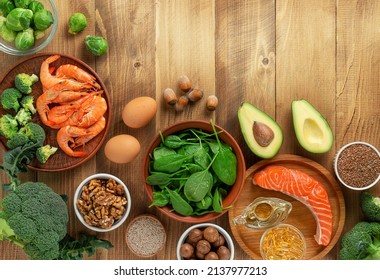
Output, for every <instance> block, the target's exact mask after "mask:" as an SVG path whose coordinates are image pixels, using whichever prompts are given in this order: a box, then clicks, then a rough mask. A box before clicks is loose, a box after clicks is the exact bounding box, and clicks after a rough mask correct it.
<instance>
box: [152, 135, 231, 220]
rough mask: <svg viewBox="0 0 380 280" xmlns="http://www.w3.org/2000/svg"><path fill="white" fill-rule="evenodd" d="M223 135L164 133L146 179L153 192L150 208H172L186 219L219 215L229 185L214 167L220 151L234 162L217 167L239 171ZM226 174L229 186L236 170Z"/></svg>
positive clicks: (153, 154) (153, 155)
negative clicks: (219, 136) (220, 137)
mask: <svg viewBox="0 0 380 280" xmlns="http://www.w3.org/2000/svg"><path fill="white" fill-rule="evenodd" d="M220 133H222V132H216V131H214V132H213V133H208V132H205V131H202V130H200V129H186V130H183V131H180V132H178V133H176V134H172V135H168V136H166V137H164V136H163V135H162V134H161V140H162V142H161V144H160V145H159V146H158V147H157V148H155V149H154V151H153V153H152V155H150V156H151V159H152V161H151V162H150V164H149V173H150V174H149V176H148V177H147V178H146V183H147V184H149V185H151V186H152V190H153V201H152V203H151V205H150V206H158V207H163V206H166V205H171V206H172V207H173V211H176V212H177V213H179V214H181V215H186V216H188V215H203V214H206V213H213V212H214V213H215V212H218V213H220V212H222V211H223V210H224V209H225V208H223V206H222V200H223V198H224V197H225V195H226V194H227V190H228V188H229V185H227V184H226V183H225V182H223V181H222V180H221V179H220V178H219V175H218V174H217V173H216V172H215V171H214V169H213V168H212V167H213V166H214V163H215V161H216V160H217V159H218V158H219V160H221V158H220V157H219V153H220V152H221V151H223V152H222V153H224V157H223V159H224V160H228V161H229V160H231V162H230V163H229V164H228V165H225V164H224V163H223V164H221V163H220V164H219V166H216V168H224V167H225V166H227V167H228V169H235V172H236V164H237V163H236V157H235V155H233V156H234V157H232V158H231V157H230V155H229V153H232V149H231V147H229V146H228V145H226V144H225V143H222V142H220V140H219V139H218V135H219V134H220ZM218 140H219V142H218ZM232 154H233V153H232ZM226 155H227V156H226ZM214 167H215V166H214ZM227 172H228V173H229V177H228V178H229V181H227V182H228V183H230V182H231V181H232V180H231V177H232V176H231V174H233V171H230V170H227ZM221 176H223V175H221ZM222 178H223V177H222ZM225 181H226V180H225ZM234 181H235V180H234Z"/></svg>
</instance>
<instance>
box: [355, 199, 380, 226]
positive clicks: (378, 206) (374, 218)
mask: <svg viewBox="0 0 380 280" xmlns="http://www.w3.org/2000/svg"><path fill="white" fill-rule="evenodd" d="M360 206H361V208H362V211H363V214H364V216H365V217H366V218H367V219H368V220H369V221H371V222H380V197H376V196H374V195H373V194H371V193H369V192H362V193H361V194H360Z"/></svg>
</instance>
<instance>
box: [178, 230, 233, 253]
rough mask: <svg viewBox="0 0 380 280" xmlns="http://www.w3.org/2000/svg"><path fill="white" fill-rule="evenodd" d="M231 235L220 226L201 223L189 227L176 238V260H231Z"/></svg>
mask: <svg viewBox="0 0 380 280" xmlns="http://www.w3.org/2000/svg"><path fill="white" fill-rule="evenodd" d="M234 254H235V249H234V243H233V241H232V238H231V236H230V235H229V234H228V232H227V231H226V230H224V229H223V228H222V227H220V226H218V225H216V224H212V223H203V224H197V225H193V226H191V227H189V228H188V229H187V230H185V231H184V233H183V234H182V235H181V237H180V238H179V240H178V244H177V259H178V260H233V259H234Z"/></svg>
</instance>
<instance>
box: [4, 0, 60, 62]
mask: <svg viewBox="0 0 380 280" xmlns="http://www.w3.org/2000/svg"><path fill="white" fill-rule="evenodd" d="M39 1H40V2H41V3H42V4H44V6H45V9H46V10H48V11H50V12H51V13H52V14H53V17H54V22H53V24H52V25H51V26H50V27H49V28H48V29H47V30H46V31H45V36H44V37H43V38H41V39H39V40H36V42H35V44H34V46H33V47H32V48H30V49H28V50H24V51H21V50H18V49H16V47H15V44H14V42H11V43H9V42H7V41H4V40H3V39H2V38H1V37H0V51H2V52H5V53H7V54H11V55H18V56H24V55H31V54H34V53H36V52H39V51H41V50H42V49H44V48H45V47H46V46H47V45H48V44H49V43H50V42H51V40H52V39H53V37H54V34H55V32H56V31H57V27H58V10H57V7H56V5H55V3H54V1H53V0H39Z"/></svg>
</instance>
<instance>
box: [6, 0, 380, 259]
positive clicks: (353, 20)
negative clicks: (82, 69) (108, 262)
mask: <svg viewBox="0 0 380 280" xmlns="http://www.w3.org/2000/svg"><path fill="white" fill-rule="evenodd" d="M55 2H56V4H57V8H58V11H59V27H58V30H57V33H56V35H55V37H54V39H53V41H52V42H51V43H50V44H49V45H48V47H46V48H45V49H44V51H48V52H57V53H63V54H69V55H73V56H75V57H77V58H79V59H81V60H83V61H84V62H86V63H87V64H89V65H90V66H91V67H92V68H93V69H95V71H96V72H97V73H98V74H99V76H100V77H101V79H103V81H104V83H105V86H106V87H107V89H108V91H109V93H110V96H111V101H112V124H111V126H110V130H109V133H108V137H107V139H109V138H110V137H112V136H115V135H118V134H121V133H126V134H131V135H133V136H135V137H136V138H137V139H138V140H139V141H140V143H141V153H140V154H139V156H138V157H137V158H136V160H134V161H133V162H132V163H129V164H122V165H117V164H114V163H111V162H110V161H108V160H107V159H106V157H105V156H104V153H103V149H101V150H99V152H98V153H97V154H96V156H94V157H93V158H92V159H91V160H90V161H88V162H86V163H85V164H83V165H82V166H80V167H78V168H75V169H73V170H69V171H66V172H60V173H54V174H50V173H42V172H41V173H40V172H33V171H29V172H27V173H26V174H23V175H22V177H21V178H22V180H23V181H26V180H33V181H42V182H45V183H47V184H48V185H49V186H51V187H52V188H53V189H54V190H55V191H56V192H58V193H66V194H67V195H68V196H69V198H70V200H69V211H70V222H69V233H71V234H73V235H77V234H78V233H79V232H80V231H85V228H84V226H82V225H81V224H80V222H79V221H78V220H77V219H76V217H75V214H74V210H73V205H72V202H71V199H72V197H73V195H74V191H75V189H76V187H77V185H78V184H79V182H80V181H81V180H82V179H84V178H85V177H87V176H88V175H91V174H94V173H97V172H108V173H111V174H113V175H115V176H118V177H119V178H121V179H122V180H124V182H125V183H126V184H127V185H128V186H129V188H130V191H131V195H132V202H133V207H132V210H131V213H130V217H129V218H128V220H127V221H126V223H124V224H123V226H121V227H119V228H118V229H116V230H115V231H113V232H110V233H106V234H98V236H99V237H100V238H104V239H107V240H110V241H111V242H112V243H113V245H114V248H113V249H110V250H98V253H97V254H96V256H94V259H138V257H136V256H135V255H133V254H132V253H131V252H130V251H129V249H128V248H127V246H126V245H125V242H124V233H125V230H126V227H127V225H128V221H130V220H131V219H132V218H133V217H135V216H137V215H139V214H143V213H152V214H155V215H157V216H158V217H159V219H160V220H161V221H162V222H163V224H164V225H165V227H166V230H167V234H168V235H167V245H166V249H165V250H163V251H162V252H160V253H159V254H158V255H157V256H156V257H154V259H175V258H176V254H175V248H176V243H177V240H178V238H179V236H180V235H181V233H182V232H183V231H184V230H185V229H186V228H187V227H189V224H185V223H180V222H175V221H172V220H170V219H168V218H166V217H165V216H163V215H162V214H161V213H160V212H159V211H157V209H155V208H148V205H149V200H148V197H147V195H146V194H145V191H144V187H143V181H142V175H141V172H142V171H141V166H142V160H143V155H144V152H145V150H146V148H147V146H148V144H149V142H150V141H151V139H152V137H154V136H155V135H156V133H157V132H158V131H159V130H160V129H162V128H164V127H165V126H167V125H169V124H173V123H175V122H178V121H181V120H187V119H204V120H209V119H210V118H213V119H214V120H215V122H216V123H217V124H218V125H220V126H222V127H224V128H225V129H226V130H227V131H229V132H230V133H231V134H232V135H233V136H234V137H235V139H236V140H237V141H238V143H239V144H240V146H241V149H242V150H243V153H244V155H245V160H246V165H247V168H248V167H249V166H251V165H252V164H254V163H255V162H257V161H259V160H260V159H259V158H257V157H255V156H254V155H253V154H252V152H251V151H250V150H249V149H248V147H247V145H246V144H245V142H244V139H243V137H242V134H241V131H240V128H239V123H238V119H237V110H238V108H239V105H240V104H241V102H243V101H248V102H250V103H252V104H254V105H255V106H257V107H258V108H260V109H262V110H263V111H265V112H267V113H268V114H269V115H270V116H272V117H273V118H275V119H276V121H277V122H278V123H279V124H280V126H281V127H282V129H283V132H284V143H283V145H282V147H281V150H280V153H292V154H296V155H301V156H305V157H308V158H310V159H312V160H314V161H316V162H318V163H320V164H322V165H323V166H324V167H326V168H327V169H328V170H329V171H331V172H333V170H332V161H333V158H334V154H335V153H336V151H337V150H338V149H339V147H340V146H342V145H343V144H346V143H348V142H351V141H359V140H361V141H367V142H369V143H371V144H373V145H375V146H377V147H378V148H380V114H379V105H380V79H379V73H380V29H379V26H380V2H379V1H376V0H373V1H369V0H368V1H361V0H344V1H343V0H306V1H303V0H302V1H301V0H277V1H274V0H272V1H269V0H244V1H234V0H176V1H174V0H172V1H167V0H129V1H124V0H112V1H111V0H107V1H103V0H102V1H100V0H97V1H90V0H82V1H78V0H56V1H55ZM74 12H82V13H84V14H85V15H86V16H87V18H88V26H87V28H86V30H85V31H84V32H83V33H81V34H78V35H76V36H72V35H70V34H68V32H67V30H68V25H67V22H68V18H69V16H70V15H71V14H72V13H74ZM87 34H92V35H94V34H96V35H103V36H104V37H106V38H107V39H108V42H109V51H108V53H107V54H106V55H104V56H102V57H99V58H95V57H94V56H92V55H90V54H89V53H88V52H87V51H86V49H85V46H84V43H83V39H84V37H85V36H86V35H87ZM20 59H22V58H21V57H14V56H10V55H7V54H4V53H1V54H0V75H3V74H4V73H5V71H6V70H7V69H8V68H9V67H11V66H12V65H13V64H14V63H15V62H16V61H17V60H20ZM181 74H187V75H188V76H189V77H190V79H191V80H192V81H193V83H194V84H195V85H199V87H201V88H203V90H204V93H205V96H206V97H207V96H208V95H211V94H216V95H217V96H218V97H219V101H220V104H219V107H218V109H217V110H216V111H215V112H214V113H209V112H207V111H206V110H205V101H206V98H203V99H202V100H201V101H200V102H199V103H197V104H196V105H194V106H191V107H189V108H187V109H186V110H185V111H184V112H183V113H175V112H173V111H170V110H167V109H166V108H165V106H164V104H163V100H162V91H163V89H164V88H166V87H173V88H176V80H177V78H178V77H179V76H180V75H181ZM142 95H146V96H151V97H153V98H155V99H156V100H157V102H158V104H159V105H158V112H157V115H156V117H155V119H154V120H153V121H152V122H151V123H150V124H149V125H148V126H147V127H145V128H142V129H130V128H127V127H126V126H125V125H124V123H123V122H122V120H121V112H122V109H123V107H124V105H125V104H126V103H127V102H128V101H130V100H132V99H133V98H135V97H138V96H142ZM294 99H306V100H308V101H309V102H310V103H312V104H313V105H314V106H315V107H316V108H317V109H318V110H319V111H320V112H321V114H322V115H323V116H325V117H326V119H327V120H328V122H329V124H330V125H331V128H332V130H333V132H334V136H335V142H334V145H333V148H332V149H331V150H330V151H329V152H328V153H325V154H311V153H308V152H306V151H305V150H303V149H302V148H301V147H300V146H299V144H298V142H297V140H296V138H295V134H294V130H293V124H292V118H291V101H292V100H294ZM1 153H3V151H1ZM0 176H1V177H0V179H1V182H4V181H5V180H6V179H7V178H6V177H5V175H4V174H1V175H0ZM374 191H375V192H376V193H377V194H380V187H379V185H377V186H376V187H375V188H374ZM343 193H344V197H345V202H346V210H347V211H346V224H345V228H344V231H347V230H348V229H350V228H351V227H352V226H353V225H354V224H355V223H356V222H357V221H358V220H360V219H361V212H360V209H359V207H358V205H359V204H358V203H359V202H358V192H354V191H349V190H347V189H343ZM2 195H4V194H2ZM212 222H215V223H217V224H219V225H221V226H222V227H224V228H225V229H227V230H228V231H229V232H231V231H230V228H229V224H228V215H227V214H225V215H223V216H222V217H221V218H218V219H217V220H214V221H212ZM87 232H88V233H91V232H89V231H87ZM235 245H236V254H235V258H236V259H249V257H248V255H246V254H245V253H244V252H243V251H242V250H241V249H240V248H239V246H238V244H237V243H236V242H235ZM338 249H339V245H337V246H335V248H334V249H332V250H331V252H330V253H329V254H328V255H327V256H326V257H325V258H326V259H337V253H338ZM25 258H26V255H25V254H24V253H23V252H22V250H20V249H18V248H16V247H15V246H13V245H11V244H9V243H7V242H2V243H0V259H25Z"/></svg>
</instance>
